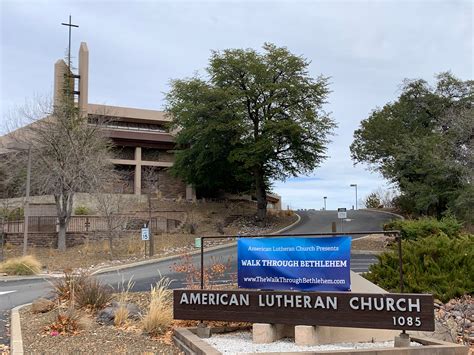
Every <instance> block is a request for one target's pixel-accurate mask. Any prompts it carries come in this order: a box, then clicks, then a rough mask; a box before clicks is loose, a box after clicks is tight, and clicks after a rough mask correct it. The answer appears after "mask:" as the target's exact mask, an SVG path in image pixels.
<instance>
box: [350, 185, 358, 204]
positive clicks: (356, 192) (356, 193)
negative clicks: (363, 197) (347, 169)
mask: <svg viewBox="0 0 474 355" xmlns="http://www.w3.org/2000/svg"><path fill="white" fill-rule="evenodd" d="M351 187H355V193H356V203H355V209H356V210H357V184H351Z"/></svg>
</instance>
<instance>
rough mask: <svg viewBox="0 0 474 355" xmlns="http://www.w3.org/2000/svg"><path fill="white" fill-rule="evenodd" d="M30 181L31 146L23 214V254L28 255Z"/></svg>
mask: <svg viewBox="0 0 474 355" xmlns="http://www.w3.org/2000/svg"><path fill="white" fill-rule="evenodd" d="M30 182H31V146H29V147H28V164H27V167H26V193H25V207H24V209H23V214H24V216H25V222H24V223H23V255H26V253H27V250H28V219H29V216H30Z"/></svg>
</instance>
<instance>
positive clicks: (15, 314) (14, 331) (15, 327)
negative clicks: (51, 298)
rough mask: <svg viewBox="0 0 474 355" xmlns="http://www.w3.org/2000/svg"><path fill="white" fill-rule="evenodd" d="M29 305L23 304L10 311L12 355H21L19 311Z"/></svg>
mask: <svg viewBox="0 0 474 355" xmlns="http://www.w3.org/2000/svg"><path fill="white" fill-rule="evenodd" d="M30 304H31V303H25V304H22V305H20V306H17V307H15V308H12V310H11V321H10V324H11V327H10V348H11V354H12V355H23V353H24V352H23V337H22V336H21V320H20V309H22V308H23V307H26V306H29V305H30Z"/></svg>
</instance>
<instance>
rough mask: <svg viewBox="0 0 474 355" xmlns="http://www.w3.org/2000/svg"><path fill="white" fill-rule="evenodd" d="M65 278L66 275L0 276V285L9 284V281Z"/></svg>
mask: <svg viewBox="0 0 474 355" xmlns="http://www.w3.org/2000/svg"><path fill="white" fill-rule="evenodd" d="M63 276H64V274H39V275H31V276H0V283H1V282H8V281H24V280H46V279H57V278H60V277H63Z"/></svg>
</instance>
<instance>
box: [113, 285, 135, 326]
mask: <svg viewBox="0 0 474 355" xmlns="http://www.w3.org/2000/svg"><path fill="white" fill-rule="evenodd" d="M134 284H135V283H134V282H133V281H132V279H130V280H128V282H127V284H125V280H122V283H121V284H120V285H119V290H120V292H119V294H118V295H117V301H118V304H119V308H118V309H117V311H116V312H115V318H114V324H115V326H116V327H120V326H122V325H124V324H125V323H126V322H127V320H128V316H129V312H128V308H127V302H128V299H129V294H130V290H131V289H132V288H133V286H134Z"/></svg>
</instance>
